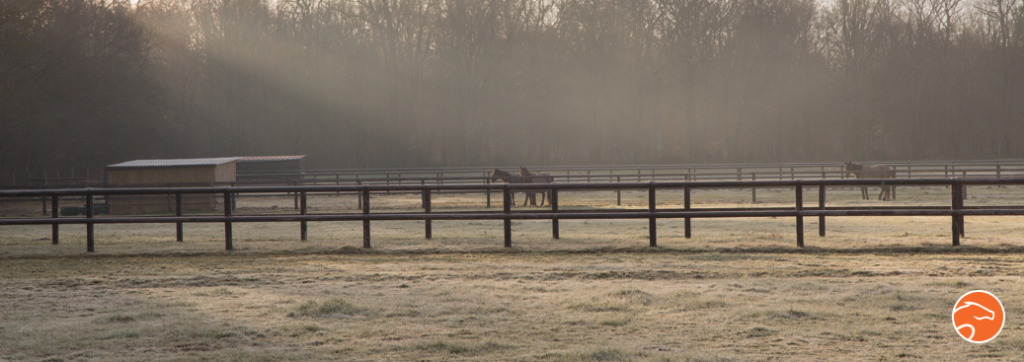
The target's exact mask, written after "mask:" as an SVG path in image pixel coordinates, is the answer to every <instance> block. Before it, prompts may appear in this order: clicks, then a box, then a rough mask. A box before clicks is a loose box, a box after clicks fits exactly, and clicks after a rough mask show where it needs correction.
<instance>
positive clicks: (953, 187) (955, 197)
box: [949, 180, 962, 246]
mask: <svg viewBox="0 0 1024 362" xmlns="http://www.w3.org/2000/svg"><path fill="white" fill-rule="evenodd" d="M961 190H962V189H961V188H960V185H959V184H958V183H957V182H956V180H954V181H952V182H950V185H949V196H950V201H949V204H950V205H949V209H950V210H953V211H957V210H959V209H960V203H959V201H960V191H961ZM953 246H960V220H959V218H958V217H957V215H955V214H954V215H953Z"/></svg>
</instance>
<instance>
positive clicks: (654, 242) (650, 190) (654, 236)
mask: <svg viewBox="0 0 1024 362" xmlns="http://www.w3.org/2000/svg"><path fill="white" fill-rule="evenodd" d="M656 205H657V203H656V202H655V198H654V181H651V183H650V185H649V186H647V210H648V212H650V213H652V214H653V213H654V210H655V208H656ZM657 220H658V219H657V218H655V217H653V216H652V217H651V218H650V226H649V231H650V237H651V247H652V248H653V247H655V246H658V221H657Z"/></svg>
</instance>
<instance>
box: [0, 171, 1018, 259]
mask: <svg viewBox="0 0 1024 362" xmlns="http://www.w3.org/2000/svg"><path fill="white" fill-rule="evenodd" d="M980 185H999V186H1006V185H1017V186H1020V185H1024V177H1014V178H977V179H961V178H950V179H889V180H850V179H847V180H842V179H833V180H829V179H816V180H804V179H797V180H782V181H778V180H772V181H764V180H761V181H689V182H686V181H684V182H656V181H649V182H611V183H554V184H502V185H401V186H399V185H390V186H387V185H363V186H333V185H318V186H242V187H231V186H228V187H155V188H109V189H93V188H85V189H55V190H3V191H0V202H4V201H5V200H6V199H12V198H25V197H30V198H43V199H44V200H49V201H50V203H51V206H52V207H51V211H52V212H51V214H52V215H51V217H49V218H29V217H22V218H11V217H6V218H0V226H6V225H51V227H52V237H51V241H52V243H53V244H55V245H56V244H58V243H59V240H60V225H72V224H73V225H80V224H85V225H86V235H87V237H86V239H87V242H86V249H87V250H86V251H87V252H94V251H95V244H96V240H95V234H94V228H95V225H96V224H131V223H163V224H176V230H177V241H179V242H182V241H184V240H183V227H184V224H186V223H223V224H224V241H225V249H226V250H232V249H233V246H232V242H233V240H232V223H254V222H259V223H264V222H294V223H298V224H299V239H301V240H306V239H307V223H308V222H341V221H361V222H362V224H363V247H365V248H370V247H371V228H370V225H371V221H397V220H404V221H413V220H422V221H424V225H425V230H424V237H425V238H426V239H431V238H432V228H431V221H433V220H503V221H504V246H505V247H511V246H512V229H511V225H512V224H511V222H512V220H550V221H551V225H552V238H554V239H558V238H559V225H558V222H559V220H579V219H584V220H585V219H648V220H649V227H648V232H649V239H650V246H652V247H656V246H657V245H658V237H657V220H658V219H684V220H685V237H686V238H690V237H691V235H692V233H691V219H694V218H696V219H701V218H750V217H773V218H780V217H781V218H785V217H793V218H795V220H796V245H797V247H804V226H803V218H804V217H817V218H818V234H819V236H822V237H823V236H825V232H826V225H825V218H826V217H846V216H933V217H950V218H951V224H950V225H951V229H950V230H951V241H952V245H953V246H958V245H960V237H961V236H963V235H964V233H965V230H964V217H966V216H983V215H987V216H996V215H999V216H1020V215H1024V205H1014V206H972V207H965V206H964V195H965V193H966V188H967V186H980ZM870 186H874V187H887V186H947V187H949V190H950V203H949V206H948V207H944V206H943V207H927V206H925V207H920V206H913V207H912V206H890V207H849V206H841V207H828V206H826V194H827V192H826V190H827V188H828V187H833V188H837V187H870ZM711 188H729V189H745V188H752V189H756V188H792V189H793V190H794V194H793V205H794V206H793V207H788V208H779V207H774V208H771V207H763V208H714V209H703V208H691V205H690V194H691V190H694V189H711ZM805 188H816V189H817V192H818V205H817V206H816V207H815V206H805V205H804V202H803V195H804V189H805ZM624 189H625V190H630V189H632V190H642V191H647V196H648V207H647V209H646V210H644V209H607V210H559V205H558V194H559V192H560V191H561V192H570V191H572V192H578V191H599V190H613V191H618V190H624ZM659 190H661V191H682V192H683V194H684V202H683V208H671V209H664V208H663V209H659V208H657V194H658V191H659ZM442 191H452V192H484V193H487V194H488V195H490V194H491V193H492V192H497V193H500V194H501V195H502V202H501V204H502V211H501V212H491V211H474V212H432V205H431V198H432V196H431V195H432V194H433V193H436V192H442ZM544 191H549V192H550V200H551V204H550V210H543V211H516V212H513V211H512V202H511V199H512V195H513V193H514V192H544ZM382 192H407V193H408V192H418V193H420V194H421V200H422V204H421V207H422V210H423V211H422V212H401V213H389V212H383V213H371V208H370V205H371V200H372V199H371V193H378V194H379V193H382ZM267 193H277V194H281V193H290V194H294V195H296V197H297V198H298V199H299V205H300V207H299V210H298V212H296V213H290V214H272V215H236V214H234V213H233V212H234V208H232V207H223V215H222V216H221V215H184V212H183V211H184V210H183V209H182V198H183V195H195V194H213V195H218V196H219V197H221V200H222V205H231V204H233V199H234V198H236V197H238V196H239V195H258V194H267ZM342 193H344V194H354V195H356V196H357V197H359V199H360V203H359V208H360V209H361V212H357V213H321V214H314V213H309V209H308V208H307V198H308V197H309V196H311V195H315V194H342ZM115 195H116V196H120V195H165V196H166V197H169V198H173V199H174V200H176V208H175V214H174V215H173V216H102V217H101V216H97V215H96V213H95V211H94V210H95V208H94V205H95V201H96V198H97V197H107V196H115ZM61 197H64V198H67V197H73V198H75V197H82V198H84V199H85V205H86V206H85V211H86V215H85V216H84V217H60V216H59V215H60V213H59V212H57V211H56V210H59V206H60V205H59V200H60V198H61ZM489 199H490V198H489V197H488V200H489Z"/></svg>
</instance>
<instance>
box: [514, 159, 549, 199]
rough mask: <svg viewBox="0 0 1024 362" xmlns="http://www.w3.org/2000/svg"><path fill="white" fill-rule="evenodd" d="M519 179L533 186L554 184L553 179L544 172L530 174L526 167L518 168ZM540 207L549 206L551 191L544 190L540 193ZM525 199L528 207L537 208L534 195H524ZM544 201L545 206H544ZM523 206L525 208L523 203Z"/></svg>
mask: <svg viewBox="0 0 1024 362" xmlns="http://www.w3.org/2000/svg"><path fill="white" fill-rule="evenodd" d="M519 177H522V178H525V179H526V182H527V183H535V184H549V183H552V182H555V178H554V177H551V175H549V174H547V173H544V172H537V173H530V170H527V169H526V167H523V166H519ZM540 195H541V199H540V206H550V205H551V190H544V191H543V192H541V193H540ZM526 199H527V201H529V202H530V206H537V195H536V194H534V193H529V192H528V193H526ZM545 201H546V202H547V205H545V204H544V203H545ZM523 206H526V202H523Z"/></svg>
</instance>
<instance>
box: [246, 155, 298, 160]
mask: <svg viewBox="0 0 1024 362" xmlns="http://www.w3.org/2000/svg"><path fill="white" fill-rule="evenodd" d="M304 157H306V155H296V156H245V157H239V160H238V162H272V161H294V160H301V159H303V158H304Z"/></svg>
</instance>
